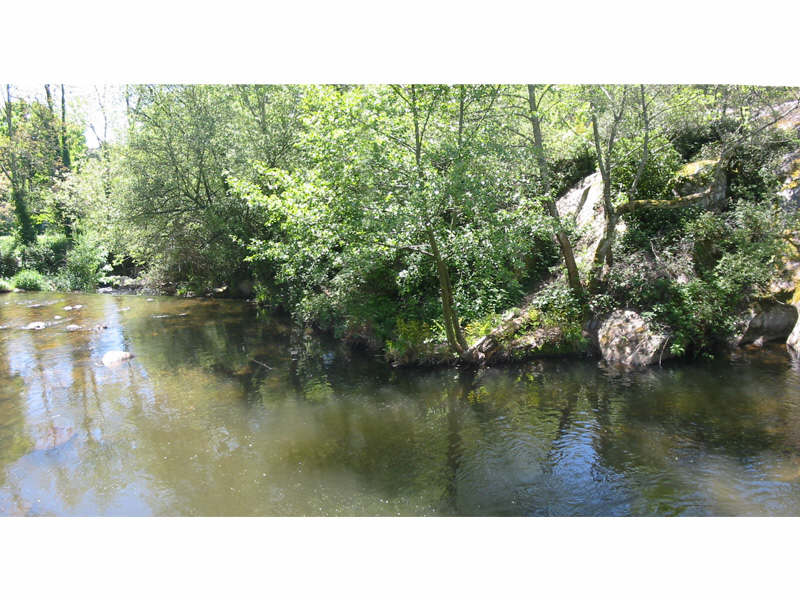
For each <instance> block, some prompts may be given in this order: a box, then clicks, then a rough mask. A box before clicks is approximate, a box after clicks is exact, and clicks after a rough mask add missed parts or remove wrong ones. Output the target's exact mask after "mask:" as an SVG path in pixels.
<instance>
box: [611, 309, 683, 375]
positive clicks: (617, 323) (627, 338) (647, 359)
mask: <svg viewBox="0 0 800 600" xmlns="http://www.w3.org/2000/svg"><path fill="white" fill-rule="evenodd" d="M669 337H670V336H669V335H668V334H666V333H656V332H654V331H653V330H652V328H651V327H650V325H648V323H647V322H646V321H645V320H644V319H643V318H642V317H641V315H639V314H638V313H636V312H633V311H632V310H617V311H614V312H613V313H611V314H610V315H609V316H608V317H607V318H605V319H603V320H602V321H601V322H600V325H599V328H598V329H597V345H598V348H599V350H600V354H601V356H602V357H603V360H605V361H606V362H607V363H608V364H611V365H620V366H625V367H642V366H646V365H653V364H660V363H661V361H662V360H665V359H668V358H672V353H671V351H670V343H669Z"/></svg>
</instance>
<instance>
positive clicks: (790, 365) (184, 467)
mask: <svg viewBox="0 0 800 600" xmlns="http://www.w3.org/2000/svg"><path fill="white" fill-rule="evenodd" d="M75 304H81V305H83V307H82V308H80V309H77V310H64V309H65V307H66V306H68V305H69V306H72V305H75ZM56 317H60V318H59V319H57V318H56ZM35 321H41V322H45V323H46V324H47V327H46V328H45V329H43V330H25V329H23V327H25V326H26V325H28V324H29V323H31V322H35ZM70 325H73V326H74V325H77V326H80V327H81V329H80V330H77V331H69V330H68V329H67V327H68V326H70ZM102 325H105V328H102ZM109 350H126V351H129V352H133V353H134V354H135V358H134V359H133V360H131V361H130V362H127V363H124V364H121V365H119V366H116V367H105V366H102V363H101V358H102V356H103V354H104V353H105V352H106V351H109ZM0 515H551V516H553V515H795V516H800V365H798V364H797V362H793V361H792V359H791V358H790V357H789V355H788V354H787V353H786V351H785V350H784V349H783V348H781V347H775V348H773V349H772V350H768V351H762V352H758V353H752V354H747V353H743V354H740V355H739V356H735V357H733V358H731V359H726V360H719V361H716V362H714V363H704V364H697V365H671V366H669V367H665V368H663V369H658V368H656V369H650V370H644V371H638V372H633V373H615V372H612V371H608V370H604V369H603V368H601V367H599V366H597V365H596V364H594V363H592V362H587V361H574V362H573V361H550V362H545V361H543V362H536V363H531V364H526V365H522V366H516V367H508V368H493V369H488V370H484V371H481V372H479V373H477V374H469V373H465V372H459V371H458V370H455V369H441V370H430V371H420V370H396V369H391V368H390V367H387V366H386V365H384V364H382V363H381V362H380V361H379V360H376V359H375V358H374V357H371V356H369V355H367V354H363V353H358V352H353V351H347V350H345V349H343V348H341V347H340V346H338V345H336V344H333V343H327V342H325V341H324V340H320V339H319V338H318V337H314V336H310V335H305V334H303V333H302V332H300V333H298V332H293V331H292V330H291V329H290V328H289V327H287V325H286V324H285V323H283V322H281V321H278V320H270V319H267V318H264V317H259V316H258V315H257V313H256V310H255V309H254V308H253V307H252V306H250V305H248V304H246V303H243V302H237V301H226V300H206V299H178V298H155V299H152V300H151V301H148V299H147V298H145V297H132V296H107V295H76V294H45V293H37V294H6V295H0Z"/></svg>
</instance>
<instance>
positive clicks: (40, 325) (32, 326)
mask: <svg viewBox="0 0 800 600" xmlns="http://www.w3.org/2000/svg"><path fill="white" fill-rule="evenodd" d="M45 327H47V323H45V322H44V321H34V322H33V323H28V324H27V325H26V326H25V327H23V329H44V328H45Z"/></svg>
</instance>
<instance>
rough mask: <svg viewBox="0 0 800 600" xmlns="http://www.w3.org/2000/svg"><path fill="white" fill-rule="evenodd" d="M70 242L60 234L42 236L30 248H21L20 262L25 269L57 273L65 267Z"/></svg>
mask: <svg viewBox="0 0 800 600" xmlns="http://www.w3.org/2000/svg"><path fill="white" fill-rule="evenodd" d="M69 246H70V240H69V238H67V236H65V235H63V234H58V233H48V234H45V235H40V236H39V237H38V238H36V241H35V242H34V243H33V244H31V245H30V246H20V247H19V253H20V259H21V260H20V262H21V266H22V267H23V268H25V269H32V270H35V271H39V272H40V273H48V274H52V273H56V272H57V271H59V270H61V268H62V267H63V266H64V261H65V259H66V256H67V251H68V249H69Z"/></svg>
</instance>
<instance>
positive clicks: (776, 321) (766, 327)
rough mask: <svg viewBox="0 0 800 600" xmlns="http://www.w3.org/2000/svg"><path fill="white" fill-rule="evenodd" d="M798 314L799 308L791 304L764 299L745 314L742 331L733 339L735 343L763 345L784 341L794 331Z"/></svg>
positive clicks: (740, 344)
mask: <svg viewBox="0 0 800 600" xmlns="http://www.w3.org/2000/svg"><path fill="white" fill-rule="evenodd" d="M797 316H798V315H797V308H796V307H795V306H793V305H791V304H782V303H780V302H775V301H763V302H761V303H759V304H758V305H756V306H754V307H752V308H751V309H750V310H749V311H748V312H747V313H745V315H743V317H742V323H743V326H742V328H741V331H742V333H741V335H739V336H737V337H735V338H734V339H733V340H732V341H733V345H735V346H744V345H746V344H755V345H756V346H761V345H762V344H764V343H766V342H773V341H780V342H784V341H786V339H787V338H788V337H789V335H790V334H791V333H792V329H793V328H794V327H795V324H796V323H797Z"/></svg>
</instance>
